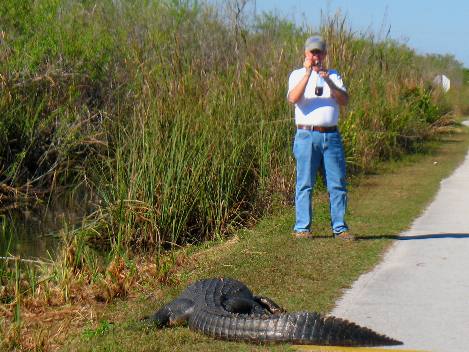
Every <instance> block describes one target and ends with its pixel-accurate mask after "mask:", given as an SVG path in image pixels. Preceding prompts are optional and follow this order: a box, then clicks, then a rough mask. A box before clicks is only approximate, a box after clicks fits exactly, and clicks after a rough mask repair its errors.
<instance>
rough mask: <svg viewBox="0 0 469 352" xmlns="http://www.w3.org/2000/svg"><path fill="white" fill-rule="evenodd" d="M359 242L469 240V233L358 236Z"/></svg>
mask: <svg viewBox="0 0 469 352" xmlns="http://www.w3.org/2000/svg"><path fill="white" fill-rule="evenodd" d="M356 238H357V239H358V240H381V239H390V240H399V241H409V240H428V239H435V238H457V239H461V238H469V234H467V233H432V234H425V235H409V236H403V235H371V236H357V237H356Z"/></svg>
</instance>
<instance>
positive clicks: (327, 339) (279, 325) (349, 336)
mask: <svg viewBox="0 0 469 352" xmlns="http://www.w3.org/2000/svg"><path fill="white" fill-rule="evenodd" d="M147 320H148V321H151V322H153V323H155V324H156V325H158V326H159V327H164V326H169V325H176V324H185V323H187V324H188V325H189V328H190V329H191V330H194V331H198V332H201V333H203V334H205V335H208V336H212V337H214V338H218V339H222V340H232V341H247V342H255V343H263V342H289V343H295V344H317V345H336V346H385V345H400V344H402V342H400V341H397V340H394V339H392V338H390V337H387V336H385V335H380V334H378V333H376V332H374V331H372V330H370V329H368V328H364V327H361V326H358V325H356V324H355V323H352V322H349V321H347V320H343V319H339V318H336V317H332V316H329V317H326V316H324V315H321V314H319V313H315V312H298V313H287V312H285V311H284V310H283V309H282V308H280V307H279V306H278V305H277V304H276V303H275V302H273V301H272V300H270V299H269V298H267V297H258V296H254V295H253V294H252V293H251V291H250V290H249V289H248V288H247V287H246V286H245V285H244V284H243V283H242V282H239V281H236V280H233V279H226V278H225V279H206V280H200V281H197V282H195V283H194V284H192V285H190V286H189V287H188V288H187V289H186V290H185V291H184V292H183V293H182V294H181V295H180V296H179V297H178V298H176V299H175V300H174V301H172V302H170V303H168V304H167V305H165V306H163V307H162V308H161V309H159V310H158V311H157V312H156V313H155V314H154V315H152V316H151V317H149V318H148V319H147Z"/></svg>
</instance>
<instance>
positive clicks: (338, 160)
mask: <svg viewBox="0 0 469 352" xmlns="http://www.w3.org/2000/svg"><path fill="white" fill-rule="evenodd" d="M293 154H294V156H295V159H296V196H295V209H296V222H295V227H294V231H295V232H302V231H310V229H311V223H312V217H313V206H312V193H313V188H314V184H315V182H316V174H317V171H318V169H319V167H320V166H322V167H323V170H324V176H325V181H326V186H327V191H328V192H329V200H330V213H331V226H332V231H333V233H334V234H338V233H341V232H343V231H347V230H348V227H347V224H346V223H345V211H346V208H347V189H346V186H347V184H346V181H345V154H344V147H343V144H342V137H341V136H340V133H339V132H337V131H336V132H326V133H321V132H317V131H308V130H302V129H298V130H297V131H296V135H295V142H294V144H293Z"/></svg>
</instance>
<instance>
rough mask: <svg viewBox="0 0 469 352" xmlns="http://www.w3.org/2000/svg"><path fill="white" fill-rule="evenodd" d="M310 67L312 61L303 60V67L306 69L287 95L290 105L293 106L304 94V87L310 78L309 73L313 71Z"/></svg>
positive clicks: (308, 59) (309, 59)
mask: <svg viewBox="0 0 469 352" xmlns="http://www.w3.org/2000/svg"><path fill="white" fill-rule="evenodd" d="M312 66H313V60H312V59H311V58H305V61H304V62H303V67H304V68H305V69H306V73H305V75H304V76H303V77H302V78H301V80H300V81H299V82H298V84H297V85H296V86H295V88H293V89H292V90H291V91H290V93H288V101H289V102H290V103H292V104H295V103H296V102H298V100H300V99H301V97H302V96H303V95H304V94H305V89H306V85H307V84H308V81H309V77H311V71H312V70H313V67H312Z"/></svg>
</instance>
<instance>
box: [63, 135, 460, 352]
mask: <svg viewBox="0 0 469 352" xmlns="http://www.w3.org/2000/svg"><path fill="white" fill-rule="evenodd" d="M468 147H469V134H468V132H467V129H464V130H463V132H461V133H458V134H452V135H445V136H444V137H443V138H442V141H441V143H437V144H435V143H434V144H433V145H432V146H429V152H427V153H425V154H416V155H413V156H411V157H408V158H406V159H405V160H402V161H401V162H397V163H396V162H393V163H387V164H382V165H381V167H380V168H379V172H377V173H376V174H375V175H371V176H366V177H362V178H357V179H355V180H353V182H352V185H351V187H350V215H349V218H348V221H349V224H350V226H351V228H352V231H353V233H354V234H355V235H357V236H358V238H359V239H360V240H359V241H356V242H353V243H349V242H341V241H338V240H334V239H333V238H332V237H331V234H330V230H329V226H328V215H327V212H328V207H327V204H326V197H325V195H324V194H323V193H321V192H320V193H319V194H317V195H316V199H317V202H316V207H315V210H316V215H315V216H316V219H317V220H318V221H317V222H316V223H315V226H314V233H315V235H316V236H317V238H315V239H313V240H294V239H292V238H291V237H290V233H291V227H292V222H293V212H292V209H290V208H287V209H281V210H280V209H279V210H277V212H276V214H275V215H272V216H270V217H269V218H266V219H264V220H262V221H261V222H260V223H259V224H258V225H256V226H255V227H254V228H252V229H248V230H243V231H239V232H237V233H236V235H235V236H234V237H233V238H232V239H230V240H228V241H224V242H221V243H212V244H211V245H210V244H205V245H204V246H203V248H202V246H200V247H189V248H186V249H185V251H186V253H191V254H190V255H189V260H188V261H187V263H186V264H185V265H184V266H182V267H181V268H179V270H178V271H177V272H176V273H175V274H174V275H175V278H174V282H177V283H178V284H175V285H172V286H161V287H160V289H158V290H157V291H153V292H151V291H150V292H149V291H148V289H147V290H143V293H141V294H139V295H138V297H137V298H136V299H134V300H126V301H117V302H115V303H114V304H112V305H110V306H109V307H108V309H106V311H105V312H104V313H103V314H102V316H100V321H101V323H100V325H98V326H96V327H94V328H92V327H87V328H85V330H83V332H78V333H77V334H75V335H74V337H73V338H70V340H69V341H68V343H67V345H66V346H65V347H64V350H77V351H111V350H112V351H126V350H134V351H220V350H223V351H266V350H269V351H270V350H276V351H283V350H288V349H289V346H288V345H280V346H253V345H247V344H243V343H231V342H221V341H215V340H212V339H210V338H207V337H204V336H201V335H200V334H196V333H193V332H190V331H189V330H188V329H187V328H185V327H179V328H175V329H165V330H156V329H148V328H144V327H142V326H141V325H139V323H138V319H139V318H140V317H142V316H143V315H147V314H150V313H152V312H153V311H154V310H155V309H156V308H158V307H159V306H161V305H162V304H163V303H165V302H167V301H169V300H171V299H172V298H174V297H175V296H176V295H177V294H178V293H179V292H180V291H181V290H182V289H183V288H184V287H186V285H187V284H188V282H192V281H194V280H197V279H199V278H206V277H219V276H226V277H232V278H236V279H239V280H241V281H243V282H245V283H246V284H247V285H248V286H249V287H250V288H252V290H253V292H255V293H257V294H261V295H264V296H269V297H271V298H272V299H274V300H275V301H276V302H278V303H279V304H281V305H282V306H284V307H285V308H287V309H288V310H290V311H296V310H315V311H320V312H324V313H327V312H329V311H330V310H331V309H332V308H333V306H334V302H335V301H336V299H337V298H338V297H340V295H341V292H342V291H343V290H344V289H345V288H347V287H349V286H350V285H351V284H352V282H353V281H354V280H355V279H356V278H358V276H359V275H360V274H361V273H363V272H366V271H368V270H370V269H371V268H372V267H373V266H374V265H375V264H376V263H377V262H378V261H379V259H380V258H381V256H382V254H383V251H385V249H386V248H387V247H388V246H389V245H390V244H391V243H392V240H391V239H392V237H393V236H395V235H397V234H399V233H400V232H401V231H403V230H405V229H406V228H408V226H409V225H410V224H411V222H412V220H413V219H414V218H415V217H417V216H418V215H419V214H420V213H421V212H422V211H423V209H424V208H425V206H426V205H427V204H428V203H429V202H430V201H431V200H432V198H433V197H434V195H435V193H436V191H437V189H438V185H439V183H440V181H441V180H442V179H443V178H444V177H446V176H448V175H449V174H450V173H451V171H452V170H454V168H455V167H456V166H457V165H458V164H459V163H460V162H461V161H462V160H463V158H464V156H465V153H466V151H467V149H468ZM435 162H436V164H435ZM103 321H104V322H106V326H108V325H109V322H112V323H113V325H112V329H103V328H102V327H103V323H102V322H103ZM90 331H92V332H93V331H94V332H95V333H90ZM98 332H99V333H98ZM136 341H138V343H136Z"/></svg>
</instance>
